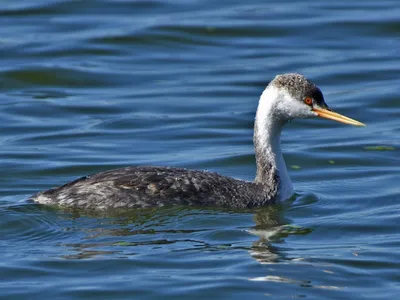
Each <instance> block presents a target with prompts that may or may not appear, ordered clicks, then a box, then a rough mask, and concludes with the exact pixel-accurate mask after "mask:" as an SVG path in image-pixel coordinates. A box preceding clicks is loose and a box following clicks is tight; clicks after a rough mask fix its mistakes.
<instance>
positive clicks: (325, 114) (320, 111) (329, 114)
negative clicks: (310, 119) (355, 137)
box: [312, 107, 365, 126]
mask: <svg viewBox="0 0 400 300" xmlns="http://www.w3.org/2000/svg"><path fill="white" fill-rule="evenodd" d="M312 110H313V111H314V112H316V113H317V115H318V116H319V117H321V118H325V119H331V120H334V121H338V122H341V123H345V124H350V125H355V126H365V124H363V123H361V122H358V121H356V120H353V119H350V118H348V117H345V116H343V115H341V114H338V113H335V112H333V111H330V110H327V109H325V108H319V107H314V108H313V109H312Z"/></svg>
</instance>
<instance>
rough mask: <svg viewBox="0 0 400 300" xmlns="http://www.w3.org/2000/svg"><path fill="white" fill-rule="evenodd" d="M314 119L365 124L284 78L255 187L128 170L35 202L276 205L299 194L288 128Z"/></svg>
mask: <svg viewBox="0 0 400 300" xmlns="http://www.w3.org/2000/svg"><path fill="white" fill-rule="evenodd" d="M314 116H321V117H324V118H328V119H333V120H336V121H340V122H343V123H348V124H353V125H363V124H362V123H360V122H358V121H355V120H352V119H350V118H347V117H344V116H342V115H339V114H337V113H333V112H332V111H330V110H329V108H328V106H327V105H326V103H325V101H324V98H323V95H322V93H321V91H320V90H319V89H318V88H317V87H316V86H315V85H314V84H313V83H312V82H311V81H309V80H307V79H306V78H305V77H304V76H302V75H299V74H285V75H278V76H276V77H275V79H274V80H273V81H271V82H270V84H269V85H268V86H267V88H266V89H265V90H264V92H263V93H262V95H261V97H260V101H259V105H258V109H257V114H256V119H255V124H254V148H255V154H256V163H257V174H256V178H255V180H254V181H253V182H249V181H243V180H238V179H234V178H231V177H226V176H221V175H219V174H217V173H212V172H207V171H195V170H187V169H180V168H169V167H127V168H122V169H116V170H111V171H106V172H101V173H97V174H93V175H90V176H85V177H82V178H79V179H77V180H75V181H72V182H70V183H67V184H65V185H63V186H60V187H57V188H53V189H50V190H48V191H44V192H40V193H38V194H36V195H33V196H32V197H31V200H33V201H34V202H37V203H41V204H50V205H59V206H64V207H73V208H82V209H91V210H105V209H109V208H135V207H154V206H165V205H174V204H184V205H196V206H219V207H228V208H252V207H257V206H262V205H266V204H272V203H274V202H276V201H281V200H285V199H288V198H290V197H291V196H292V195H293V186H292V183H291V181H290V177H289V175H288V172H287V168H286V165H285V161H284V159H283V156H282V151H281V147H280V136H281V131H282V129H283V126H284V125H285V124H286V123H287V122H288V121H290V120H291V119H293V118H295V117H299V118H307V117H314Z"/></svg>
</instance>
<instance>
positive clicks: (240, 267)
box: [0, 0, 400, 299]
mask: <svg viewBox="0 0 400 300" xmlns="http://www.w3.org/2000/svg"><path fill="white" fill-rule="evenodd" d="M0 22H1V26H0V55H1V58H2V59H1V64H0V68H1V69H0V120H1V122H0V157H1V160H0V174H1V181H0V237H1V238H0V252H1V259H0V297H2V298H4V299H51V298H54V299H72V298H73V299H106V298H107V299H128V298H129V299H130V298H143V299H160V298H170V299H178V298H183V299H187V298H188V297H194V298H203V299H212V298H219V299H243V297H247V298H248V299H258V298H266V297H267V298H268V297H269V298H273V299H287V298H302V297H305V298H308V299H323V298H324V299H327V298H331V299H396V298H397V297H398V295H399V293H400V273H399V269H400V258H399V254H400V234H399V224H400V213H399V209H400V203H399V200H400V195H399V194H400V185H399V182H400V175H399V174H400V155H399V153H400V152H399V149H400V142H399V141H400V122H399V117H400V98H399V96H398V94H399V92H400V88H399V87H400V80H399V74H400V51H399V49H400V5H399V3H398V1H395V0H388V1H351V0H350V1H326V0H322V1H318V2H315V1H301V2H298V1H296V2H294V1H293V3H289V2H282V1H256V0H254V1H252V0H249V1H234V0H232V1H220V2H218V1H206V0H204V1H202V0H198V1H181V0H174V1H157V0H156V1H146V0H143V1H111V0H110V1H106V0H103V1H44V0H41V1H37V0H35V1H33V0H31V1H11V0H4V1H1V2H0ZM286 72H300V73H304V74H305V75H306V76H307V77H309V78H311V79H312V80H313V81H314V82H315V83H317V84H318V85H319V87H320V88H321V89H322V91H323V92H324V94H325V100H326V101H327V103H328V104H329V105H330V106H331V107H333V108H334V109H336V110H337V111H339V112H341V113H343V114H345V115H348V116H350V117H352V118H355V119H358V120H360V121H362V122H364V123H366V124H367V125H368V126H367V127H364V128H356V127H352V126H346V125H342V124H339V123H335V122H331V121H326V120H321V119H319V120H295V121H293V122H292V123H290V124H289V126H287V127H286V129H285V131H284V133H283V137H282V144H283V150H284V152H285V159H286V163H287V165H288V168H289V172H290V176H291V178H292V181H293V183H294V186H295V190H296V197H295V198H294V199H292V200H291V201H289V202H287V203H284V204H282V205H277V206H273V207H266V208H263V209H258V210H254V211H239V212H238V211H227V210H221V209H211V208H210V209H195V208H188V207H170V208H163V209H141V210H135V211H126V212H124V213H120V214H115V215H113V214H105V215H104V214H103V215H99V214H98V215H90V214H86V213H82V212H68V211H61V210H57V209H54V208H46V207H39V206H36V205H32V204H27V203H26V202H25V200H26V199H27V197H28V196H29V195H31V194H33V193H35V192H37V191H39V190H42V189H46V188H50V187H52V186H55V185H59V184H62V183H64V182H66V181H68V180H72V179H74V178H76V177H78V176H82V175H85V174H90V173H94V172H99V171H103V170H107V169H111V168H116V167H121V166H127V165H170V166H179V167H187V168H195V169H208V170H212V171H216V172H219V173H221V174H224V175H229V176H233V177H237V178H242V179H246V180H251V179H253V177H254V174H255V161H254V154H253V146H252V132H253V130H252V126H253V120H254V114H255V109H256V105H257V101H258V97H259V95H260V93H261V92H262V90H263V88H264V87H265V86H266V84H267V83H268V82H269V81H270V80H271V79H272V78H273V77H274V76H275V75H276V74H280V73H286ZM194 298H193V299H194Z"/></svg>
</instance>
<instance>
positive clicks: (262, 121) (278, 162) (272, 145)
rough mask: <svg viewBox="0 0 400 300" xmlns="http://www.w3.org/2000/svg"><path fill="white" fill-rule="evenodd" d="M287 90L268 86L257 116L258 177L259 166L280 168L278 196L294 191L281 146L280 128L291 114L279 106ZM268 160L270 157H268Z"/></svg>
mask: <svg viewBox="0 0 400 300" xmlns="http://www.w3.org/2000/svg"><path fill="white" fill-rule="evenodd" d="M285 97H287V94H286V93H285V92H283V91H281V90H278V89H277V88H275V87H273V86H268V87H267V88H266V89H265V90H264V92H263V93H262V95H261V97H260V101H259V104H258V108H257V114H256V120H255V134H254V140H255V147H256V149H255V150H256V158H257V178H256V180H262V175H261V172H262V170H260V168H262V167H265V166H268V165H269V166H270V167H274V168H275V169H276V170H277V171H278V175H279V180H280V186H279V196H278V200H280V201H282V200H286V199H288V198H290V197H291V196H292V195H293V185H292V182H291V181H290V177H289V174H288V172H287V168H286V164H285V160H284V159H283V155H282V150H281V132H282V128H283V126H284V125H285V124H286V123H287V122H288V120H289V119H290V116H289V117H288V115H287V114H286V113H285V112H284V111H282V110H281V109H279V108H278V107H279V105H282V102H283V103H285V99H284V98H285ZM265 160H267V161H265Z"/></svg>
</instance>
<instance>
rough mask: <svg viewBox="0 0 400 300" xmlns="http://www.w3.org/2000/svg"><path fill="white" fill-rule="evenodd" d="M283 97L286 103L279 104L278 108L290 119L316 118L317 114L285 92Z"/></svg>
mask: <svg viewBox="0 0 400 300" xmlns="http://www.w3.org/2000/svg"><path fill="white" fill-rule="evenodd" d="M282 97H283V100H284V101H280V102H279V103H278V108H279V111H280V112H281V113H282V114H284V115H286V116H287V117H288V118H289V119H293V118H309V117H314V116H315V112H313V111H312V110H311V108H310V107H309V106H308V105H306V104H304V103H302V102H300V101H299V100H296V99H293V98H292V97H291V96H290V95H289V94H287V93H285V92H284V93H283V95H282Z"/></svg>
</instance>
